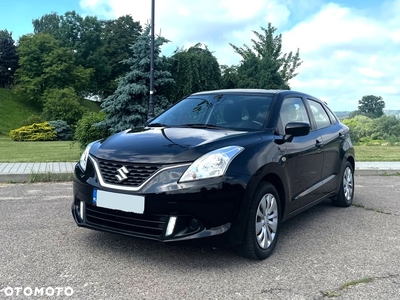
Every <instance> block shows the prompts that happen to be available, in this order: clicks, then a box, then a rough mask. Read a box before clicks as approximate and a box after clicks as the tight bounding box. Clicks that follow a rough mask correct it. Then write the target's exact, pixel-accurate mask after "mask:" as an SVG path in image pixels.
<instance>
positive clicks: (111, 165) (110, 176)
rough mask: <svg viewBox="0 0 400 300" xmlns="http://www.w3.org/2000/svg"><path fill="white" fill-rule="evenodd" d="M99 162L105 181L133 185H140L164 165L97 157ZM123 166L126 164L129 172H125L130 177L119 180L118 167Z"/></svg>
mask: <svg viewBox="0 0 400 300" xmlns="http://www.w3.org/2000/svg"><path fill="white" fill-rule="evenodd" d="M97 162H98V164H99V167H100V172H101V176H102V178H103V180H104V182H106V183H109V184H117V185H125V186H131V187H138V186H140V185H141V184H142V183H143V182H144V181H146V179H148V178H149V177H150V176H151V175H153V174H154V173H155V172H157V171H158V170H159V169H160V168H161V167H162V165H159V164H133V163H120V162H114V161H109V160H103V159H97ZM123 166H125V167H126V169H127V170H128V172H129V173H128V174H125V175H126V176H127V177H128V178H127V179H125V180H123V181H122V182H119V181H118V179H117V175H118V174H119V173H118V169H120V168H122V167H123Z"/></svg>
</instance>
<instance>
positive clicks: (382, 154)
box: [354, 146, 400, 161]
mask: <svg viewBox="0 0 400 300" xmlns="http://www.w3.org/2000/svg"><path fill="white" fill-rule="evenodd" d="M354 148H355V151H356V161H400V147H399V146H393V147H391V146H355V147H354Z"/></svg>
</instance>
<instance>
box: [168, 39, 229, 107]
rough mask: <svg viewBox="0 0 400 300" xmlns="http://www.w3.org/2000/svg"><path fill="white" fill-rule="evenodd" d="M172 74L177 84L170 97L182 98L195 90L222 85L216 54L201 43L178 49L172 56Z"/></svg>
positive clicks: (172, 88)
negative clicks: (185, 48)
mask: <svg viewBox="0 0 400 300" xmlns="http://www.w3.org/2000/svg"><path fill="white" fill-rule="evenodd" d="M171 74H172V77H173V79H174V81H175V84H174V85H172V86H171V89H170V92H169V98H170V99H173V101H177V100H180V99H182V98H183V97H185V96H187V95H190V94H192V93H194V92H200V91H207V90H215V89H218V88H220V85H221V70H220V67H219V64H218V61H217V59H216V58H215V56H214V55H213V54H212V53H211V52H210V50H208V48H207V46H205V45H202V44H200V43H198V44H196V45H194V46H193V47H190V48H189V49H187V50H183V49H177V50H176V51H175V52H174V54H173V55H172V57H171Z"/></svg>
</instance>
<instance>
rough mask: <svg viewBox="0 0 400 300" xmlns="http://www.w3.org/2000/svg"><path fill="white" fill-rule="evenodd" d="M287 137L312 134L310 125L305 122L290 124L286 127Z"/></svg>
mask: <svg viewBox="0 0 400 300" xmlns="http://www.w3.org/2000/svg"><path fill="white" fill-rule="evenodd" d="M285 133H286V135H291V136H293V137H295V136H304V135H307V134H309V133H310V124H308V123H304V122H290V123H287V125H286V127H285Z"/></svg>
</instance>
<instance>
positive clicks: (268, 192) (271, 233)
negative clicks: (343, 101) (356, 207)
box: [72, 89, 355, 259]
mask: <svg viewBox="0 0 400 300" xmlns="http://www.w3.org/2000/svg"><path fill="white" fill-rule="evenodd" d="M354 166H355V158H354V148H353V146H352V143H351V141H350V135H349V129H348V128H347V127H346V126H345V125H343V124H342V123H341V122H340V121H339V120H338V118H337V117H336V116H335V115H334V113H333V112H332V111H331V110H330V109H329V107H328V106H327V105H326V104H325V103H324V102H323V101H320V100H318V99H317V98H314V97H312V96H310V95H307V94H304V93H299V92H295V91H275V90H244V89H243V90H241V89H235V90H217V91H209V92H201V93H196V94H193V95H190V96H189V97H187V98H185V99H183V100H181V101H180V102H178V103H176V104H175V105H174V106H172V107H170V108H169V109H168V110H166V111H165V112H164V113H162V114H161V115H159V116H157V117H156V118H155V119H153V120H152V121H151V122H150V123H149V124H148V125H147V126H146V127H144V128H132V129H127V130H125V131H123V132H120V133H118V134H115V135H113V136H111V137H109V138H107V139H105V140H101V141H97V142H94V143H91V144H90V145H88V146H87V148H86V149H85V151H84V152H83V154H82V157H81V159H80V161H79V163H78V164H77V165H76V167H75V174H74V175H75V176H74V177H75V179H74V189H73V193H74V195H73V196H74V199H73V204H72V214H73V216H74V219H75V221H76V223H77V224H78V225H79V226H82V227H86V228H91V229H96V230H102V231H107V232H113V233H119V234H124V235H128V236H134V237H140V238H146V239H152V240H158V241H162V242H168V243H169V242H190V243H200V244H202V245H205V244H207V245H212V246H217V247H218V246H219V247H221V246H234V245H236V246H239V247H238V248H239V249H240V250H241V252H242V253H243V254H244V255H245V256H247V257H250V258H255V259H264V258H266V257H268V256H269V255H270V254H271V253H272V251H273V250H274V248H275V245H276V242H277V240H278V236H279V229H280V225H281V223H282V222H283V221H285V220H287V219H288V218H290V217H292V216H294V215H296V214H298V213H300V212H302V211H304V210H305V209H307V208H309V207H311V206H313V205H315V204H317V203H319V202H320V201H322V200H324V199H327V198H330V199H332V202H333V203H334V204H336V205H339V206H343V207H347V206H350V205H351V203H352V201H353V195H354Z"/></svg>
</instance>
